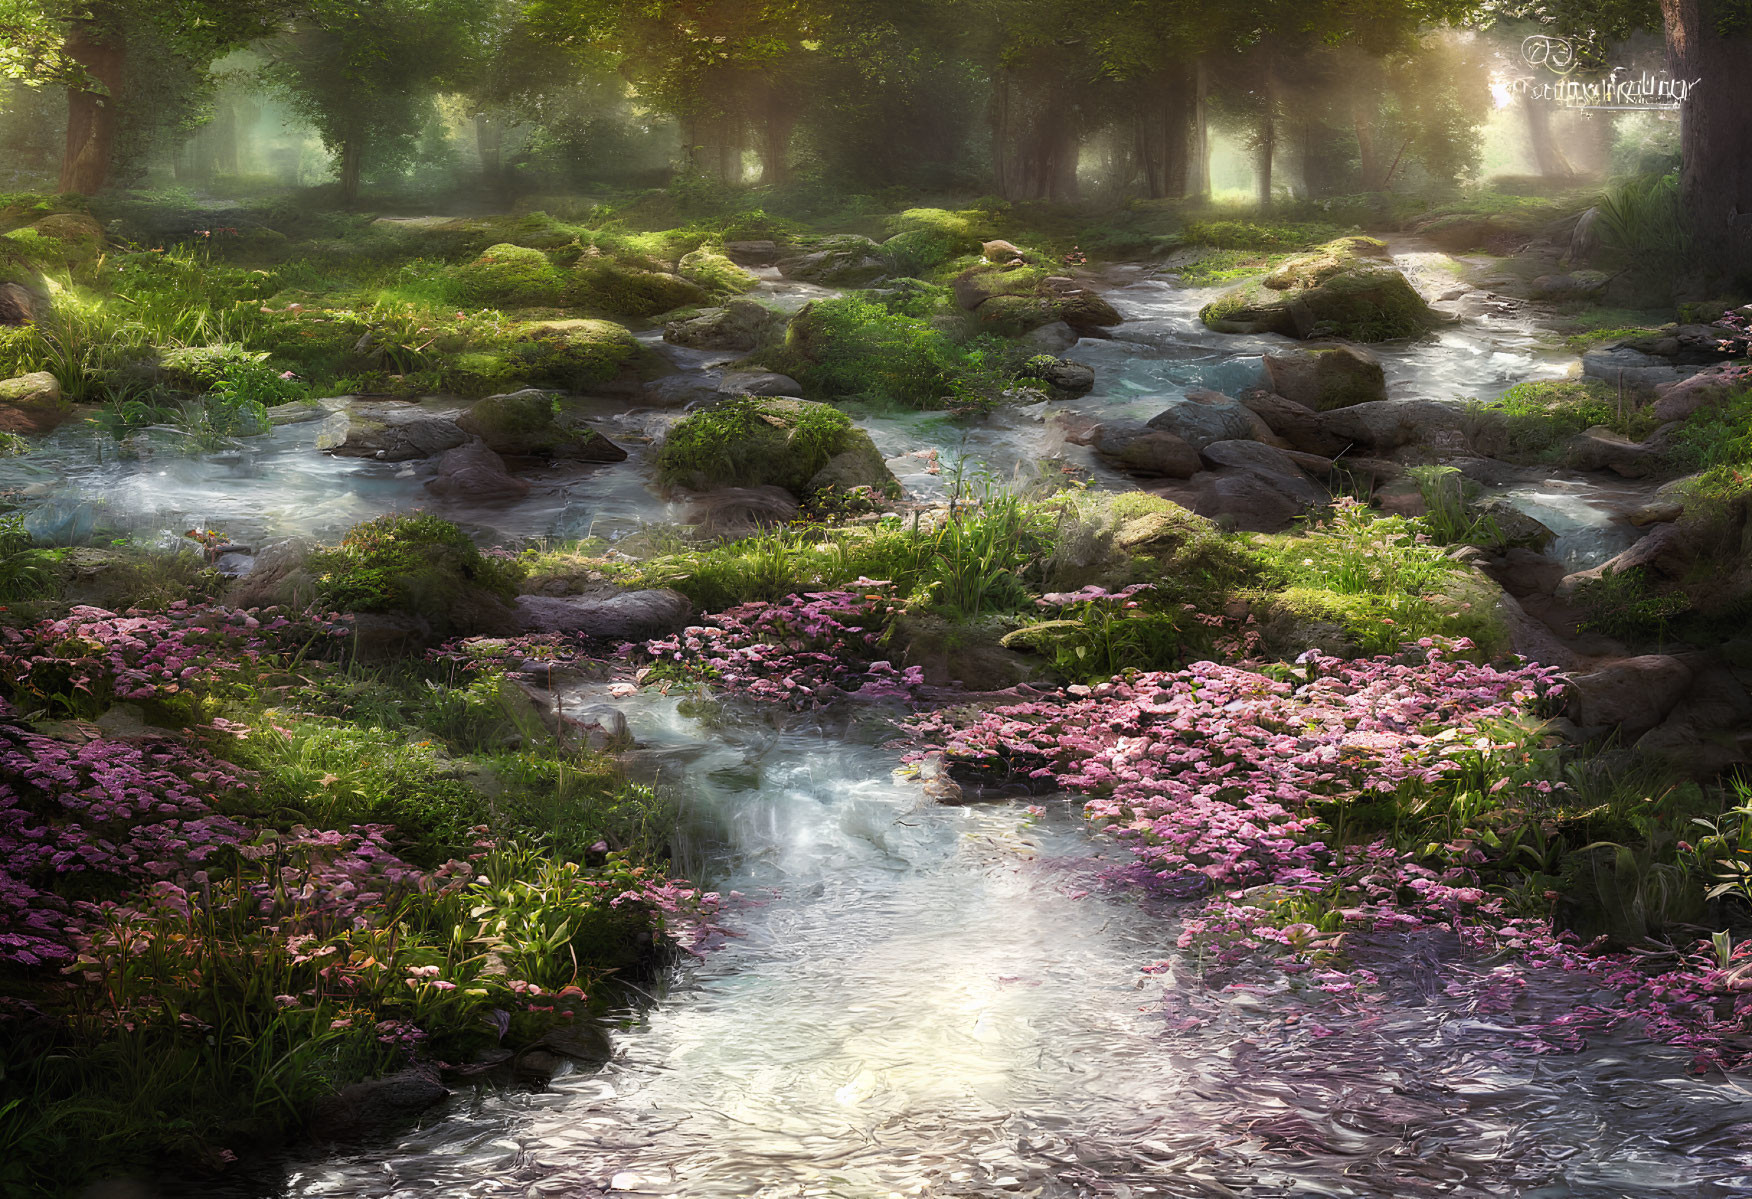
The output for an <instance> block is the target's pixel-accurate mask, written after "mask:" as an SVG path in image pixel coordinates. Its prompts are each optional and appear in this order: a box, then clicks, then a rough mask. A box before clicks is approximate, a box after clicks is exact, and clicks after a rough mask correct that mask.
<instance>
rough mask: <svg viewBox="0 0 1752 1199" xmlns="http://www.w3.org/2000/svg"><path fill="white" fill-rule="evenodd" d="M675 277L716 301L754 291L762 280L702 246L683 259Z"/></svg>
mask: <svg viewBox="0 0 1752 1199" xmlns="http://www.w3.org/2000/svg"><path fill="white" fill-rule="evenodd" d="M675 269H676V274H678V275H680V276H681V277H682V278H683V279H686V280H687V281H688V282H689V283H692V284H694V285H695V286H697V287H699V288H700V289H701V290H702V291H704V292H705V293H706V295H707V296H709V297H710V298H712V299H714V300H722V299H727V298H728V297H730V296H737V295H741V294H742V293H743V292H745V291H752V290H753V289H754V288H755V286H756V285H757V284H759V282H760V280H758V279H756V278H755V277H754V276H753V275H751V274H749V273H748V272H747V271H745V270H743V269H742V268H741V267H739V266H737V265H736V264H735V263H734V262H731V261H730V260H729V259H728V258H726V257H725V256H724V255H723V254H722V253H721V252H720V251H718V250H715V249H711V248H709V247H707V246H701V247H700V248H699V249H697V250H693V251H690V252H689V253H686V254H683V255H682V256H681V261H680V262H678V263H677V264H676V268H675Z"/></svg>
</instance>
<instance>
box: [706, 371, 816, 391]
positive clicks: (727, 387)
mask: <svg viewBox="0 0 1752 1199" xmlns="http://www.w3.org/2000/svg"><path fill="white" fill-rule="evenodd" d="M718 390H719V391H721V392H726V393H728V394H730V395H749V396H800V395H802V394H803V385H802V384H801V383H799V382H797V380H795V379H793V378H791V376H789V375H781V374H779V373H778V372H777V371H762V370H734V371H725V372H724V373H723V374H722V375H721V376H719V378H718Z"/></svg>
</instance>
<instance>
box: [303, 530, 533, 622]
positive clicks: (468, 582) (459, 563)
mask: <svg viewBox="0 0 1752 1199" xmlns="http://www.w3.org/2000/svg"><path fill="white" fill-rule="evenodd" d="M309 569H310V571H311V573H312V574H314V575H315V576H316V590H317V597H318V598H319V599H320V601H321V602H322V603H324V604H326V605H328V606H329V607H331V608H334V609H337V610H339V611H343V612H401V613H407V614H409V615H413V616H418V617H421V618H423V619H425V620H426V621H428V622H429V623H430V624H431V626H432V628H433V630H434V631H435V632H438V633H445V632H451V631H461V630H464V629H468V628H469V627H471V626H472V625H474V624H475V623H477V622H478V621H479V620H480V618H481V617H482V613H483V609H490V608H491V607H493V606H494V605H496V604H502V603H505V602H508V601H510V600H511V599H512V598H513V597H514V596H515V595H516V594H517V582H518V579H519V578H520V577H521V571H520V569H519V568H518V567H517V566H516V565H515V564H513V563H510V562H505V561H500V560H498V559H494V558H488V557H485V556H484V555H482V553H481V552H480V550H479V549H477V548H476V547H475V543H474V542H473V541H472V540H471V539H470V538H469V536H468V534H466V533H464V532H463V531H462V530H461V529H459V528H457V527H456V526H455V525H453V524H451V523H450V522H449V521H446V520H440V519H439V518H438V517H436V516H428V515H425V514H415V515H411V516H399V515H392V516H380V517H378V518H377V519H376V520H372V521H367V522H366V523H364V524H361V525H355V526H354V527H353V528H352V529H350V530H348V531H347V535H346V536H345V537H343V538H342V539H341V543H340V544H339V545H338V546H335V547H333V548H329V549H322V550H318V551H317V552H316V553H314V554H312V555H311V557H310V562H309Z"/></svg>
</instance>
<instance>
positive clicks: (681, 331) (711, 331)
mask: <svg viewBox="0 0 1752 1199" xmlns="http://www.w3.org/2000/svg"><path fill="white" fill-rule="evenodd" d="M784 331H785V316H784V314H783V313H780V312H775V311H774V310H773V309H771V308H768V307H767V306H766V305H764V304H759V303H756V302H755V301H753V300H731V301H730V302H729V303H728V304H725V305H723V306H722V307H718V308H702V309H701V310H700V311H699V312H697V313H695V314H694V315H692V316H689V317H684V318H683V319H681V320H678V321H670V322H669V323H668V324H666V325H664V326H663V340H664V341H667V342H670V343H672V344H674V345H678V346H687V347H689V348H690V349H695V350H743V351H747V350H752V349H755V348H757V347H759V346H761V345H763V344H765V343H766V342H769V341H776V340H778V339H779V338H780V337H782V336H783V335H784Z"/></svg>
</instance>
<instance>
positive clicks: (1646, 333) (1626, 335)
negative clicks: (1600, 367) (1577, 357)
mask: <svg viewBox="0 0 1752 1199" xmlns="http://www.w3.org/2000/svg"><path fill="white" fill-rule="evenodd" d="M1659 336H1661V329H1660V328H1659V327H1658V326H1653V325H1629V326H1621V327H1619V328H1610V329H1590V330H1588V331H1587V332H1584V333H1575V334H1571V335H1570V336H1569V337H1566V338H1564V345H1566V346H1568V347H1569V348H1570V349H1572V350H1574V351H1575V352H1576V353H1578V354H1582V353H1586V352H1587V351H1588V350H1591V349H1593V348H1594V347H1595V346H1604V345H1614V344H1616V343H1618V342H1621V341H1642V340H1645V339H1647V338H1655V337H1659Z"/></svg>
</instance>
